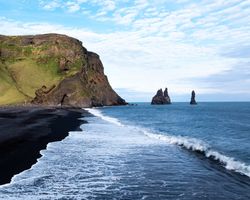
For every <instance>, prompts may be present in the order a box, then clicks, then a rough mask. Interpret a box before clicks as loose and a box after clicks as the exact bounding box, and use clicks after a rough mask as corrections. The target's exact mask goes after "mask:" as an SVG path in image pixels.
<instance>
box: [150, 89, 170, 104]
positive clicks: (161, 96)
mask: <svg viewBox="0 0 250 200" xmlns="http://www.w3.org/2000/svg"><path fill="white" fill-rule="evenodd" d="M151 104H152V105H162V104H171V100H170V97H169V95H168V89H167V88H166V89H165V90H164V92H163V91H162V89H159V90H158V91H157V93H156V95H155V96H154V97H153V98H152V101H151Z"/></svg>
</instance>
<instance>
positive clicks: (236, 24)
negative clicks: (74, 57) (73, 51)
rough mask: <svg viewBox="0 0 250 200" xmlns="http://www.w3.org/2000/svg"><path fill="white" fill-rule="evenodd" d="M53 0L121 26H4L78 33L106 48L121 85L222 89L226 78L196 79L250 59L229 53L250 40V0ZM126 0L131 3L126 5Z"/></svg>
mask: <svg viewBox="0 0 250 200" xmlns="http://www.w3.org/2000/svg"><path fill="white" fill-rule="evenodd" d="M53 2H55V3H56V4H55V5H54V6H55V7H54V8H57V7H58V6H59V5H60V6H61V8H64V9H65V8H69V11H70V12H77V11H80V10H81V13H83V12H84V14H85V15H86V16H87V17H89V18H90V19H91V20H95V21H102V22H103V23H104V24H103V25H105V23H114V25H113V27H115V28H116V30H117V29H118V30H120V31H114V32H111V33H110V32H109V33H105V31H104V32H103V33H97V32H95V31H94V30H86V29H82V28H72V27H67V26H62V25H55V24H44V23H37V24H34V23H22V22H15V21H10V20H7V19H4V20H3V19H2V20H0V23H1V27H0V32H1V33H4V34H16V33H20V34H31V33H32V34H35V33H41V32H43V33H47V32H58V33H63V34H67V35H70V36H73V37H76V38H78V39H80V40H82V41H83V44H84V46H85V47H87V48H88V49H90V50H91V51H95V52H97V53H99V54H100V56H101V58H102V60H103V62H104V66H105V72H106V73H107V75H108V77H109V80H110V82H111V84H112V86H113V87H116V88H127V89H131V90H136V91H141V92H145V93H152V92H154V91H155V90H156V89H157V88H160V87H165V86H168V87H169V88H170V90H171V91H172V93H173V94H176V95H178V94H183V93H189V92H190V90H192V89H196V90H197V91H198V92H200V93H213V92H214V93H216V92H221V93H222V92H225V90H226V88H225V87H224V85H222V84H221V85H218V87H217V88H214V87H210V85H209V84H206V83H205V84H199V82H197V81H192V80H193V79H195V78H197V77H199V78H203V79H206V77H212V76H215V75H218V74H223V73H224V72H225V71H228V70H232V69H233V68H235V66H237V63H239V62H241V60H242V59H247V60H249V59H250V58H240V57H237V58H236V57H229V56H224V55H223V51H225V50H226V49H228V48H229V47H230V48H232V49H237V48H238V47H240V46H242V45H243V44H245V45H247V44H250V24H249V21H250V16H249V12H250V1H249V0H234V1H228V0H217V1H211V0H203V1H199V2H198V3H189V2H188V1H186V0H178V3H180V4H181V5H182V6H180V7H178V8H176V9H172V10H169V8H168V6H166V5H169V3H171V2H172V3H176V1H171V0H159V1H157V2H153V1H152V0H136V1H127V0H117V1H115V0H92V1H89V0H71V1H67V3H66V4H65V2H63V1H60V0H58V1H53ZM125 3H129V4H126V6H121V5H124V4H125ZM87 4H90V5H91V6H95V9H94V10H95V11H93V10H91V9H88V7H87V6H86V5H87ZM42 5H43V6H45V4H42ZM51 8H53V6H51ZM50 10H52V9H50ZM249 68H250V67H249ZM249 70H250V69H249ZM242 81H244V80H242ZM203 83H204V82H203ZM244 84H249V82H247V81H246V82H245V83H244ZM248 86H249V87H250V85H248ZM239 91H241V90H240V89H239Z"/></svg>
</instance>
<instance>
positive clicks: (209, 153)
mask: <svg viewBox="0 0 250 200" xmlns="http://www.w3.org/2000/svg"><path fill="white" fill-rule="evenodd" d="M86 110H88V111H89V112H90V113H91V114H93V115H95V116H96V117H100V118H101V119H103V120H105V121H107V122H109V123H113V124H116V125H118V126H126V127H128V128H132V129H137V130H138V129H140V130H141V132H142V133H143V134H144V135H146V136H147V137H150V138H152V139H157V140H161V141H164V142H166V143H168V144H172V145H177V146H180V147H183V148H185V149H188V150H191V151H194V152H199V153H201V154H203V155H204V156H205V157H207V158H209V159H212V160H214V161H218V162H220V163H221V164H222V165H223V166H224V167H225V168H226V169H227V170H232V171H235V172H238V173H240V174H242V175H245V176H248V177H250V165H247V164H246V163H244V162H240V161H237V160H236V159H235V158H233V157H229V156H226V155H223V154H222V153H219V152H217V151H216V150H213V149H212V148H211V146H210V145H208V144H207V143H205V142H204V141H202V140H199V139H196V138H189V137H185V136H173V135H169V134H164V135H163V134H158V133H153V132H150V131H147V130H145V129H143V128H139V127H135V126H130V125H124V124H122V123H121V122H120V121H119V120H118V119H116V118H114V117H109V116H105V115H103V114H102V112H101V111H100V110H99V109H96V108H93V109H86Z"/></svg>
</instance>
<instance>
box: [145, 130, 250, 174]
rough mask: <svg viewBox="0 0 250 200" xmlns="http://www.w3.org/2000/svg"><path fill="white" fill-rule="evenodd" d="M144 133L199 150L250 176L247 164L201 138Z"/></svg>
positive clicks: (249, 168)
mask: <svg viewBox="0 0 250 200" xmlns="http://www.w3.org/2000/svg"><path fill="white" fill-rule="evenodd" d="M144 134H145V135H147V136H148V137H150V138H154V139H159V140H162V141H165V142H167V143H169V144H174V145H178V146H181V147H183V148H185V149H188V150H192V151H195V152H200V153H202V154H203V155H205V157H207V158H210V159H212V160H215V161H218V162H220V163H221V164H222V165H223V166H224V167H225V168H226V169H228V170H232V171H235V172H238V173H240V174H243V175H246V176H248V177H250V166H249V165H247V164H245V163H243V162H240V161H237V160H235V158H233V157H229V156H226V155H223V154H221V153H219V152H217V151H215V150H212V149H211V147H210V146H209V145H208V144H206V143H205V142H203V141H201V140H198V139H195V138H188V137H183V136H170V135H161V134H155V133H150V132H147V131H144Z"/></svg>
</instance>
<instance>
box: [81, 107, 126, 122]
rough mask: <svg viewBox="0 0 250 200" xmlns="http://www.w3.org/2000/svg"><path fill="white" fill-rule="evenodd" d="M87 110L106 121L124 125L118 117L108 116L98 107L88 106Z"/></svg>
mask: <svg viewBox="0 0 250 200" xmlns="http://www.w3.org/2000/svg"><path fill="white" fill-rule="evenodd" d="M85 110H87V111H88V112H89V113H91V114H92V115H94V116H96V117H100V118H101V119H103V120H104V121H107V122H110V123H113V124H116V125H118V126H124V125H123V124H122V123H121V122H120V121H119V120H118V119H116V118H114V117H108V116H105V115H103V114H102V112H101V111H100V110H98V109H96V108H87V109H85Z"/></svg>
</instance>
